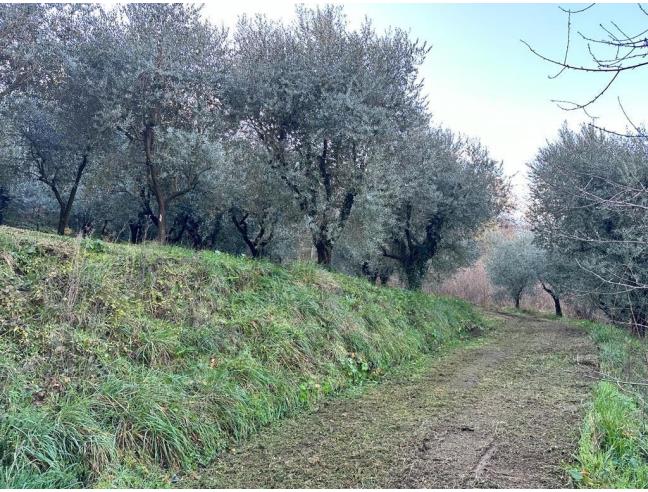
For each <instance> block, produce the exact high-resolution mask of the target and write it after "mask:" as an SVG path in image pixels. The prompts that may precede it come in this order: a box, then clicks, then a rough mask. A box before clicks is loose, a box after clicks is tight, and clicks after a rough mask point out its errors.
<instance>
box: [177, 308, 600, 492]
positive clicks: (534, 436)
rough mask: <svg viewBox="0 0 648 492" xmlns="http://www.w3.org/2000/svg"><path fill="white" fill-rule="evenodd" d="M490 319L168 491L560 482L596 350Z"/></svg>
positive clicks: (518, 321)
mask: <svg viewBox="0 0 648 492" xmlns="http://www.w3.org/2000/svg"><path fill="white" fill-rule="evenodd" d="M493 316H494V317H495V325H496V327H495V328H494V329H493V330H492V331H491V332H490V333H489V334H488V335H486V336H485V337H483V338H481V339H479V340H478V341H475V342H471V343H469V344H468V346H462V347H458V348H455V349H451V350H449V351H446V352H445V353H443V354H436V355H434V356H430V357H429V358H426V359H424V360H423V361H421V362H420V363H419V364H417V365H415V366H409V367H407V368H402V369H401V370H399V371H398V373H395V374H392V376H391V377H388V378H387V379H385V380H384V381H383V382H382V383H381V384H379V385H375V386H372V387H370V388H368V389H366V390H365V391H363V392H361V393H360V394H357V395H355V396H349V397H346V398H338V399H333V400H330V401H328V402H325V403H323V404H322V406H320V408H319V409H318V410H317V411H315V412H313V413H311V414H308V415H302V416H299V417H296V418H293V419H287V420H285V421H283V422H281V423H278V424H276V425H274V426H272V427H270V428H268V429H266V430H265V431H264V432H262V433H260V434H259V435H258V436H256V437H254V438H252V439H250V440H248V441H247V442H246V443H245V444H244V445H242V446H241V448H240V449H236V450H231V451H230V452H229V453H227V454H224V455H223V456H222V457H221V458H219V459H218V460H217V461H216V462H215V463H214V464H213V465H212V466H211V467H209V468H208V469H203V470H200V471H199V472H198V473H197V474H195V475H194V476H191V477H184V478H183V479H182V480H180V482H179V483H178V484H177V485H178V486H181V487H210V488H228V487H236V488H247V487H254V488H270V487H272V488H277V487H280V488H296V487H299V488H320V487H326V488H347V487H355V488H358V487H373V488H382V487H394V488H400V487H407V488H419V487H426V488H443V487H493V488H494V487H509V488H517V487H524V488H545V487H565V486H568V485H569V482H568V479H567V477H566V475H565V473H564V471H563V467H564V464H565V463H567V462H569V461H570V459H571V455H572V453H573V452H574V450H575V448H576V444H577V439H578V431H579V428H580V424H581V421H582V416H583V413H584V403H585V402H586V400H587V398H588V396H589V394H590V385H591V381H592V380H591V379H589V378H588V377H587V376H588V375H590V373H591V371H592V370H593V368H594V367H593V366H596V364H597V359H596V355H595V354H596V350H595V347H594V345H593V343H592V342H591V341H590V339H589V338H588V336H587V334H586V333H584V332H583V331H581V330H579V329H578V328H576V327H573V326H570V325H568V324H566V323H562V322H559V321H555V320H548V319H543V318H538V317H532V316H528V315H505V314H497V315H493Z"/></svg>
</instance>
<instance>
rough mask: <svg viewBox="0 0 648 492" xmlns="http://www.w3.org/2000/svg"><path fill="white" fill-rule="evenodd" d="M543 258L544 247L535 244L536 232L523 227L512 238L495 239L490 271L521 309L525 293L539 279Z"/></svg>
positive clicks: (489, 260) (496, 281)
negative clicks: (533, 232) (540, 247)
mask: <svg viewBox="0 0 648 492" xmlns="http://www.w3.org/2000/svg"><path fill="white" fill-rule="evenodd" d="M543 262H544V259H543V253H542V251H541V250H540V249H539V248H538V247H536V246H535V245H534V244H533V234H531V233H530V232H526V231H523V232H521V233H519V234H518V235H516V236H515V237H513V238H511V239H506V238H500V239H498V240H496V241H495V242H494V244H493V249H492V252H491V254H490V255H489V257H488V259H487V261H486V271H487V272H488V276H489V278H490V280H491V282H492V283H493V285H495V286H498V287H501V288H502V289H503V290H504V291H505V292H506V293H507V294H508V295H509V297H510V298H511V299H512V300H513V301H514V303H515V308H516V309H519V308H520V300H521V298H522V295H524V294H525V293H527V292H529V291H531V289H533V287H534V286H535V285H536V283H537V282H538V272H540V271H541V270H542V268H543Z"/></svg>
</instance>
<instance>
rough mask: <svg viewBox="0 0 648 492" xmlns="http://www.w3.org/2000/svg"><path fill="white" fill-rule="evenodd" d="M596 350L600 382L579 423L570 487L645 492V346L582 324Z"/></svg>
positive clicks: (647, 440)
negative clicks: (588, 407)
mask: <svg viewBox="0 0 648 492" xmlns="http://www.w3.org/2000/svg"><path fill="white" fill-rule="evenodd" d="M580 324H581V325H582V326H584V327H586V328H587V329H588V330H589V332H590V334H591V336H592V338H593V339H594V341H595V342H596V343H597V345H598V347H599V354H600V373H601V377H602V378H603V380H602V381H599V382H598V383H597V384H596V386H595V388H594V398H593V402H592V404H591V408H590V409H589V411H588V413H587V415H586V417H585V421H584V423H583V427H582V431H581V438H580V443H579V447H578V451H577V455H576V464H575V466H572V467H570V468H569V469H568V472H569V474H570V475H571V477H572V479H573V480H574V483H575V484H576V485H577V486H579V487H587V488H592V487H596V488H637V489H642V488H648V407H647V406H646V398H648V387H647V386H642V385H633V384H627V382H638V383H644V384H645V383H648V364H646V361H648V346H647V345H646V342H645V340H641V339H638V338H636V337H633V336H631V335H629V334H628V333H626V332H625V331H623V330H622V329H620V328H618V327H614V326H610V325H604V324H600V323H592V322H580Z"/></svg>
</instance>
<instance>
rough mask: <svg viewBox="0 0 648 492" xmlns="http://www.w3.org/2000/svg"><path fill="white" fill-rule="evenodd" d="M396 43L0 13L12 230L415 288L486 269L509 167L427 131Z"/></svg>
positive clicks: (316, 17) (326, 34)
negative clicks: (477, 248) (466, 269)
mask: <svg viewBox="0 0 648 492" xmlns="http://www.w3.org/2000/svg"><path fill="white" fill-rule="evenodd" d="M427 52H428V47H427V46H426V45H425V43H421V42H419V41H418V40H412V39H410V37H409V35H408V34H407V33H406V32H404V31H402V30H400V29H391V30H389V31H387V32H385V33H383V34H380V33H377V32H376V30H375V29H374V28H373V27H372V25H371V22H370V21H368V20H367V21H365V22H364V23H363V24H362V26H361V27H360V28H359V29H357V30H352V29H350V28H349V26H348V24H347V22H346V19H345V16H344V13H343V11H342V9H341V8H339V7H333V6H327V7H324V8H316V9H310V8H305V7H299V8H298V9H297V10H296V17H295V20H294V21H293V22H290V23H287V22H277V21H272V20H270V19H268V18H266V17H263V16H255V17H252V18H250V17H241V18H240V19H239V21H238V23H237V25H236V27H235V29H234V30H233V32H228V30H226V29H224V28H222V27H217V26H215V25H213V24H211V23H210V22H208V21H207V20H205V19H204V17H203V16H202V14H201V11H200V7H197V6H194V5H188V4H128V5H122V6H116V7H113V8H107V7H102V6H100V5H97V4H75V5H54V4H49V5H45V4H30V5H3V6H2V7H1V8H0V111H1V117H2V127H1V131H0V159H1V160H2V168H1V171H0V221H2V220H4V221H5V222H6V223H9V224H14V225H19V226H23V227H34V228H43V229H48V230H51V229H54V230H56V231H57V232H58V233H59V234H65V233H66V231H74V233H79V232H81V233H84V234H89V233H93V234H95V235H97V236H99V237H103V238H111V239H112V240H121V241H130V242H133V243H139V242H141V241H143V240H150V239H156V240H157V241H159V242H161V243H172V244H183V245H187V246H191V247H194V248H218V249H221V250H224V251H230V252H233V253H246V254H249V255H251V256H253V257H261V256H266V257H271V258H274V259H275V260H278V261H285V260H287V259H290V258H294V257H295V256H296V255H297V250H298V248H299V239H300V238H303V237H309V238H310V242H311V243H312V247H313V248H314V251H315V252H316V255H317V261H318V262H319V263H321V264H323V265H333V266H334V267H336V268H339V269H341V270H344V271H348V272H349V273H355V274H359V275H365V276H368V277H370V278H372V279H377V278H382V279H383V280H384V279H385V278H387V277H388V276H389V275H390V274H391V273H393V272H399V273H400V274H401V276H402V278H404V279H406V280H407V281H408V285H409V286H410V287H412V288H417V287H419V286H420V285H421V281H422V279H423V277H424V276H425V275H426V272H427V271H428V269H430V268H437V269H440V270H444V269H445V270H450V269H452V268H456V267H457V266H460V265H463V264H466V263H467V262H469V261H471V259H472V258H473V257H474V247H473V240H472V238H473V237H474V236H475V234H477V233H478V232H479V231H480V230H481V229H482V228H483V227H484V225H485V224H486V223H488V222H489V221H492V220H493V219H494V218H495V217H496V216H497V215H498V214H499V213H500V211H502V210H503V209H504V208H505V207H506V204H507V196H508V195H507V193H508V184H507V181H506V179H505V178H504V177H503V174H502V170H501V165H500V164H499V163H498V162H496V161H495V160H493V159H492V158H491V157H490V156H489V155H488V152H487V151H486V149H484V148H483V147H482V146H481V145H479V144H478V143H477V142H474V141H471V140H469V139H465V138H463V137H459V136H457V135H455V134H453V133H452V132H450V131H449V130H444V129H441V128H437V127H435V126H434V125H433V124H432V122H431V118H430V115H429V113H428V110H427V103H426V99H425V97H424V95H423V94H422V82H421V79H420V77H419V74H418V68H419V66H420V65H421V63H422V62H423V60H424V58H425V56H426V54H427Z"/></svg>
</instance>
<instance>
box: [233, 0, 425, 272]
mask: <svg viewBox="0 0 648 492" xmlns="http://www.w3.org/2000/svg"><path fill="white" fill-rule="evenodd" d="M426 53H427V48H426V47H425V45H424V44H421V43H419V42H418V41H412V40H410V39H409V37H408V36H407V34H406V33H405V32H403V31H400V30H392V31H389V32H387V33H386V34H384V35H382V36H381V35H378V34H377V33H376V32H375V30H374V29H373V28H372V27H371V25H370V23H369V22H368V21H367V22H365V23H364V24H363V26H362V27H361V28H360V29H359V30H357V31H352V30H350V29H349V27H348V25H347V22H346V19H345V17H344V15H343V13H342V10H341V9H340V8H338V7H333V6H327V7H325V8H321V9H320V8H317V9H314V10H313V9H307V8H304V7H302V8H298V9H297V19H296V21H295V22H293V23H292V24H290V25H284V24H281V23H274V22H272V21H270V20H268V19H266V18H264V17H256V18H254V19H248V18H245V17H244V18H242V19H241V20H240V21H239V23H238V26H237V29H236V33H235V58H234V69H233V73H232V77H231V80H230V84H228V87H229V89H228V94H227V101H228V105H229V106H230V108H231V115H232V117H234V118H235V119H236V120H238V121H239V122H240V127H241V130H242V131H244V132H247V133H249V134H252V135H254V136H255V137H256V138H258V140H259V141H260V142H261V143H262V144H263V145H264V146H265V148H266V149H267V151H268V153H269V159H268V163H267V165H268V166H269V167H271V168H273V169H275V170H276V171H278V173H279V175H280V177H281V179H282V180H283V182H284V183H285V185H286V186H287V188H288V190H289V191H290V193H291V194H292V196H293V198H294V200H295V202H296V204H297V205H298V206H299V208H300V210H301V211H302V213H303V214H304V216H305V217H306V220H307V223H308V227H309V229H310V233H311V235H312V239H313V245H314V246H315V248H316V250H317V258H318V262H319V263H322V264H326V265H328V264H330V262H331V258H332V256H331V255H332V251H333V247H334V245H335V243H336V241H337V239H338V238H339V236H340V234H341V232H342V230H343V229H344V226H345V224H346V223H347V221H348V219H349V216H350V214H351V210H352V208H353V206H354V203H355V200H356V197H357V196H358V194H359V193H360V192H361V191H362V188H363V186H364V181H365V175H366V171H367V168H368V167H369V166H370V163H371V162H372V159H373V158H374V156H375V155H376V154H377V152H378V147H379V146H380V145H381V143H383V142H384V141H388V140H393V139H394V138H398V136H399V134H400V133H401V132H402V131H403V130H404V129H405V128H407V127H409V126H410V125H411V124H412V121H418V118H419V117H420V115H421V114H422V113H423V109H424V102H423V99H422V97H421V95H420V93H421V83H420V81H419V80H418V68H417V67H418V65H419V64H420V63H421V62H422V61H423V58H424V56H425V54H426Z"/></svg>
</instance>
